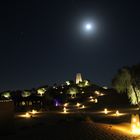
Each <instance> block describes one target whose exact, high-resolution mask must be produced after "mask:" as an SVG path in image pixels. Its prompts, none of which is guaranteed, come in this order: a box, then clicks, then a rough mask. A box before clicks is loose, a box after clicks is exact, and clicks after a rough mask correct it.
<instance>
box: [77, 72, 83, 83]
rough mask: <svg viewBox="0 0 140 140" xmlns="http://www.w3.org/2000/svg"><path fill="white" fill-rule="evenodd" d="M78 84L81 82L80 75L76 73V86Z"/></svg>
mask: <svg viewBox="0 0 140 140" xmlns="http://www.w3.org/2000/svg"><path fill="white" fill-rule="evenodd" d="M79 82H82V76H81V73H77V74H76V84H79Z"/></svg>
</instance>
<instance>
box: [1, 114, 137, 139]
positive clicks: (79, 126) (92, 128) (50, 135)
mask: <svg viewBox="0 0 140 140" xmlns="http://www.w3.org/2000/svg"><path fill="white" fill-rule="evenodd" d="M118 125H120V124H105V123H101V122H94V121H93V120H92V119H91V117H90V116H86V117H85V116H84V117H83V116H82V115H81V114H80V115H75V114H72V115H69V114H55V113H51V114H47V113H46V114H41V115H38V116H33V117H32V118H20V117H16V118H15V125H14V129H13V131H12V132H11V133H10V134H9V133H7V134H5V135H3V136H0V140H11V139H12V140H29V139H30V140H138V139H140V136H138V135H137V136H134V135H132V134H131V133H129V132H125V130H124V131H120V130H118V129H116V126H118Z"/></svg>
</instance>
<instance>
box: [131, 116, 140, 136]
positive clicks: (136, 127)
mask: <svg viewBox="0 0 140 140" xmlns="http://www.w3.org/2000/svg"><path fill="white" fill-rule="evenodd" d="M131 131H132V133H133V134H140V121H139V115H138V114H136V115H132V117H131Z"/></svg>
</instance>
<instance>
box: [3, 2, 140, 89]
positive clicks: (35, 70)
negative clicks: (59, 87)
mask: <svg viewBox="0 0 140 140" xmlns="http://www.w3.org/2000/svg"><path fill="white" fill-rule="evenodd" d="M87 21H90V22H92V23H93V24H94V25H95V30H93V31H92V33H90V34H87V33H86V32H85V31H84V30H83V29H82V25H83V23H84V22H87ZM139 60H140V4H139V3H138V1H136V0H132V1H129V0H124V1H123V0H121V1H119V0H114V1H113V0H110V1H107V0H102V1H100V0H56V1H54V0H44V1H43V0H32V1H30V0H17V1H14V0H11V1H7V0H4V1H3V2H0V64H1V68H0V91H3V90H9V89H10V90H11V89H31V88H33V87H38V86H42V85H46V84H48V85H52V84H53V83H62V82H64V81H66V80H75V75H76V73H78V72H80V73H82V76H83V78H85V79H89V80H91V81H92V82H93V83H97V84H99V85H102V86H104V85H106V86H109V85H110V83H111V79H112V78H113V76H114V74H115V73H116V72H117V70H118V69H120V68H121V67H122V66H126V65H128V66H131V65H133V64H137V63H139V62H140V61H139Z"/></svg>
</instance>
